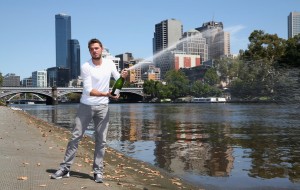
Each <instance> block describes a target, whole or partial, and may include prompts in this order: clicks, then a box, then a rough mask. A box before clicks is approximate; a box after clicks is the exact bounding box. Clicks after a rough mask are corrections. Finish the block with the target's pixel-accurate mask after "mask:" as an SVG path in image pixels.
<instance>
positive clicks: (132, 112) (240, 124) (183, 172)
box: [12, 103, 300, 189]
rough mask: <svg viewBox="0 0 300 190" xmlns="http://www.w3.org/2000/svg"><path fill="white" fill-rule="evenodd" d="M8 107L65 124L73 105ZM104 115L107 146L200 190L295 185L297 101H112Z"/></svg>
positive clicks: (299, 168)
mask: <svg viewBox="0 0 300 190" xmlns="http://www.w3.org/2000/svg"><path fill="white" fill-rule="evenodd" d="M12 106H14V107H20V108H22V109H23V110H25V111H26V112H28V113H29V114H32V115H34V116H36V117H39V118H41V119H43V120H45V121H47V122H50V123H54V124H56V125H58V126H61V127H66V128H69V129H71V128H72V126H73V122H74V117H75V114H76V109H77V107H78V104H60V105H56V106H47V105H12ZM110 121H111V122H110V128H109V132H108V145H109V146H110V147H112V148H115V149H117V150H119V151H120V152H122V153H124V154H126V155H128V156H131V157H133V158H136V159H139V160H142V161H145V162H148V163H150V164H152V165H154V166H156V167H159V168H161V169H163V170H165V171H167V172H169V173H171V174H174V175H176V176H179V177H181V178H183V179H185V180H187V181H189V182H191V183H193V184H195V185H199V186H200V185H201V187H204V188H205V189H300V105H299V104H286V105H279V104H233V103H225V104H201V103H200V104H197V103H195V104H193V103H186V104H185V103H182V104H173V103H166V104H149V103H132V104H129V103H128V104H126V103H124V104H110ZM87 134H88V135H91V136H92V135H93V130H92V128H91V129H90V130H88V131H87Z"/></svg>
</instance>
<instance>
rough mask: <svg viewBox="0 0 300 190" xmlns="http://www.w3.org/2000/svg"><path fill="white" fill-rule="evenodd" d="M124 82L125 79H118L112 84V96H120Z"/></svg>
mask: <svg viewBox="0 0 300 190" xmlns="http://www.w3.org/2000/svg"><path fill="white" fill-rule="evenodd" d="M124 82H125V79H124V78H123V77H120V78H119V79H118V80H117V81H116V82H115V84H114V86H113V88H112V91H111V94H112V95H113V96H117V95H119V94H120V90H121V89H122V87H123V84H124Z"/></svg>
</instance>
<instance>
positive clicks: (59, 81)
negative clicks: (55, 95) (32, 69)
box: [47, 67, 70, 87]
mask: <svg viewBox="0 0 300 190" xmlns="http://www.w3.org/2000/svg"><path fill="white" fill-rule="evenodd" d="M69 73H70V71H69V68H62V67H51V68H48V69H47V83H48V87H53V86H57V87H68V86H69V81H70V74H69Z"/></svg>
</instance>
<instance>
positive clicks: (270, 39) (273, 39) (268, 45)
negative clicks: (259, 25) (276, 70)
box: [242, 30, 286, 64]
mask: <svg viewBox="0 0 300 190" xmlns="http://www.w3.org/2000/svg"><path fill="white" fill-rule="evenodd" d="M249 41H250V44H249V45H248V50H246V51H245V52H244V53H243V54H242V58H243V59H244V60H247V61H249V60H250V61H257V60H264V61H265V63H269V64H273V63H275V62H277V61H278V60H280V59H281V57H282V56H283V55H284V52H285V47H286V43H285V40H284V39H282V38H279V37H278V36H277V34H273V35H272V34H268V33H264V31H262V30H254V31H253V32H252V33H251V34H250V36H249ZM254 63H255V62H254Z"/></svg>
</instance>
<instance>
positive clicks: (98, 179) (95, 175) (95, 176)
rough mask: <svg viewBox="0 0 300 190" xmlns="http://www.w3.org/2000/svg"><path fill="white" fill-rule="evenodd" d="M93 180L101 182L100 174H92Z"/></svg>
mask: <svg viewBox="0 0 300 190" xmlns="http://www.w3.org/2000/svg"><path fill="white" fill-rule="evenodd" d="M94 181H95V182H96V183H103V179H102V176H101V175H100V174H94Z"/></svg>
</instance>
